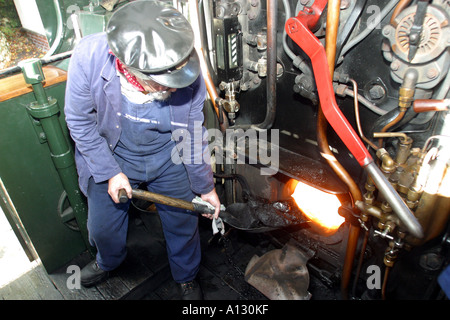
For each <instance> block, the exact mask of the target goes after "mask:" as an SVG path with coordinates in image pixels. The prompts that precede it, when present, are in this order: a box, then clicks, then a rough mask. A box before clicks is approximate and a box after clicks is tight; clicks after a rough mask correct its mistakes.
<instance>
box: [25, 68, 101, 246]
mask: <svg viewBox="0 0 450 320" xmlns="http://www.w3.org/2000/svg"><path fill="white" fill-rule="evenodd" d="M19 66H20V67H21V69H22V73H23V76H24V78H25V81H26V83H28V84H31V85H32V87H33V92H34V96H35V98H36V101H35V102H33V103H31V104H30V105H28V106H27V110H28V112H29V114H30V115H31V116H32V117H33V118H35V119H37V120H38V121H39V123H40V124H41V126H42V130H43V132H44V134H45V138H46V140H47V143H48V147H49V149H50V154H51V158H52V160H53V163H54V165H55V167H56V170H57V171H58V175H59V177H60V179H61V183H62V185H63V188H64V190H65V191H66V193H67V198H68V200H69V203H70V205H71V207H72V209H73V212H74V216H75V219H76V221H77V224H78V227H79V230H80V232H81V236H82V237H83V240H84V242H85V243H86V247H87V248H88V250H89V251H90V252H91V254H94V251H95V249H94V248H93V247H91V246H90V244H89V240H88V231H87V212H88V211H87V204H86V201H85V199H84V198H83V195H82V194H81V191H80V189H79V185H78V176H77V171H76V166H75V160H74V156H73V153H72V151H71V149H70V146H69V143H68V142H67V140H66V138H65V137H64V134H63V131H62V128H61V124H60V122H59V120H58V114H59V113H60V110H59V106H58V101H57V100H56V99H54V98H52V97H47V94H46V92H45V90H44V87H43V85H42V81H44V79H45V77H44V72H43V70H42V64H41V61H40V60H39V59H28V60H24V61H22V62H21V63H20V64H19Z"/></svg>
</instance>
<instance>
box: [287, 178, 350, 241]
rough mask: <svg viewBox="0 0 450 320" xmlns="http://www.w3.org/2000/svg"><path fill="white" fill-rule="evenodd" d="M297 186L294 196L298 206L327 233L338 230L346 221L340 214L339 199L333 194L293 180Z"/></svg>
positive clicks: (293, 185)
mask: <svg viewBox="0 0 450 320" xmlns="http://www.w3.org/2000/svg"><path fill="white" fill-rule="evenodd" d="M290 183H291V186H292V187H293V188H295V190H294V193H293V194H292V197H293V198H294V200H295V203H296V204H297V206H298V207H299V208H300V209H301V210H302V211H303V213H305V215H306V216H308V218H309V219H311V221H313V222H314V223H316V224H318V225H320V226H321V227H322V228H323V229H324V231H326V232H327V233H329V232H334V231H336V230H337V229H338V228H339V226H340V225H341V224H342V223H343V222H344V221H345V219H344V217H342V216H340V215H339V214H338V208H339V207H340V206H341V203H340V201H339V199H338V198H337V197H336V196H335V195H333V194H329V193H326V192H323V191H321V190H319V189H316V188H314V187H311V186H309V185H307V184H305V183H303V182H300V181H297V180H292V182H291V181H290Z"/></svg>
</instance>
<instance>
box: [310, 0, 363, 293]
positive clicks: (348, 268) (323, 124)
mask: <svg viewBox="0 0 450 320" xmlns="http://www.w3.org/2000/svg"><path fill="white" fill-rule="evenodd" d="M340 6H341V1H340V0H330V1H328V10H327V28H326V35H325V51H326V54H327V61H328V65H329V68H330V70H329V71H330V74H331V78H333V73H334V62H335V56H336V38H337V32H338V27H339V13H340ZM327 126H328V123H327V120H326V118H325V115H324V114H323V111H322V109H321V107H320V108H319V110H318V114H317V142H318V145H319V148H320V151H321V154H322V155H323V157H324V158H325V160H326V161H327V162H328V164H329V165H330V167H331V168H332V169H333V170H334V172H335V173H336V174H337V175H338V176H339V178H340V179H341V180H342V181H343V182H344V183H345V184H346V185H347V186H348V187H349V190H350V193H351V195H352V198H353V202H356V201H358V200H362V194H361V191H360V190H359V188H358V186H357V185H356V183H355V181H354V180H353V179H352V177H351V176H350V174H349V173H348V172H347V171H346V170H345V169H344V167H343V166H342V165H341V164H340V163H339V162H338V161H337V159H336V158H335V156H334V155H333V153H332V152H331V151H330V147H329V144H328V138H327V132H326V130H327ZM353 206H354V203H353ZM359 230H360V228H359V227H356V226H354V225H352V224H351V225H350V228H349V235H348V242H347V251H346V254H345V262H344V267H343V270H342V279H341V291H342V295H343V297H344V298H345V299H346V298H348V285H349V283H350V277H351V272H352V268H353V261H354V258H355V251H356V244H357V242H358V237H359Z"/></svg>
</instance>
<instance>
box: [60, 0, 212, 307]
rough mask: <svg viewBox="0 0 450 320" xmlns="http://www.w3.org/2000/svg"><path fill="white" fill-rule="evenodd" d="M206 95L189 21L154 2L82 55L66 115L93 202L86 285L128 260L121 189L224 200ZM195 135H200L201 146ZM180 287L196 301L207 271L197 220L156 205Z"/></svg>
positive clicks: (83, 184) (71, 73) (75, 61)
mask: <svg viewBox="0 0 450 320" xmlns="http://www.w3.org/2000/svg"><path fill="white" fill-rule="evenodd" d="M205 98H206V88H205V83H204V81H203V78H202V76H201V74H200V68H199V60H198V56H197V54H196V52H195V49H194V34H193V31H192V28H191V26H190V25H189V22H188V21H187V20H186V19H185V18H184V17H183V15H182V14H180V13H179V12H178V11H177V10H175V9H174V8H172V7H170V6H168V5H166V4H164V3H161V2H156V1H144V0H141V1H133V2H130V3H128V4H126V5H124V6H123V7H121V8H119V9H118V10H117V11H116V12H115V13H114V14H113V15H112V16H111V18H110V21H109V22H108V26H107V28H106V32H104V33H99V34H94V35H89V36H86V37H84V38H83V39H82V40H81V41H80V42H79V43H78V45H77V46H76V48H75V49H74V52H73V55H72V58H71V61H70V65H69V70H68V79H67V89H66V101H65V115H66V122H67V126H68V128H69V130H70V134H71V137H72V138H73V140H74V142H75V147H76V150H75V160H76V163H77V170H78V174H79V182H80V189H81V191H82V192H83V193H84V194H85V195H86V196H87V199H88V208H89V212H88V231H89V238H90V242H91V244H92V245H93V246H95V247H96V248H97V255H96V259H95V260H94V261H92V262H91V263H89V264H88V265H87V266H86V267H84V268H83V270H82V272H81V283H82V284H83V285H84V286H92V285H94V284H96V283H98V282H100V281H102V280H104V279H105V278H106V277H107V275H108V271H111V270H114V269H115V268H117V267H118V266H119V265H120V264H121V262H122V261H123V260H124V259H125V256H126V237H127V228H128V214H127V211H128V208H129V203H130V201H128V203H126V204H122V203H120V202H119V199H118V192H119V190H120V189H125V190H126V192H127V195H128V197H129V198H131V197H132V195H131V190H132V188H136V187H137V186H138V185H141V184H142V183H145V184H146V185H147V188H148V189H149V191H152V192H156V193H161V194H164V195H167V196H171V197H175V198H179V199H183V200H187V201H191V200H192V199H193V198H194V197H195V195H196V194H198V195H200V196H201V198H202V199H203V200H205V201H207V202H209V203H210V204H212V205H213V206H214V207H215V208H216V211H215V214H214V215H205V216H207V217H208V218H213V217H214V218H217V217H218V214H219V208H220V201H219V198H218V196H217V193H216V191H215V188H214V182H213V175H212V170H211V166H210V162H209V149H208V141H207V140H206V139H207V135H206V132H205V131H206V129H205V128H204V127H203V126H202V123H203V112H202V110H203V103H204V100H205ZM195 135H200V139H198V138H197V139H196V138H195ZM157 209H158V212H159V215H160V218H161V222H162V227H163V231H164V236H165V239H166V243H167V252H168V256H169V263H170V267H171V271H172V275H173V278H174V280H175V281H176V282H177V283H179V285H180V289H181V294H182V298H184V299H198V298H201V297H202V294H201V289H200V288H199V286H198V283H197V282H196V281H195V277H196V275H197V272H198V270H199V265H200V258H201V257H200V255H201V250H200V239H199V233H198V215H197V214H196V213H193V212H190V211H187V210H182V209H177V208H173V207H169V206H164V205H159V204H158V205H157Z"/></svg>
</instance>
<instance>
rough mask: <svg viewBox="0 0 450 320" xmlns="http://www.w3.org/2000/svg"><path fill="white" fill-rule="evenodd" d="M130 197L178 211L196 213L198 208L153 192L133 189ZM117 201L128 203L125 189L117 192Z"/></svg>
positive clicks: (190, 203)
mask: <svg viewBox="0 0 450 320" xmlns="http://www.w3.org/2000/svg"><path fill="white" fill-rule="evenodd" d="M132 195H133V198H135V199H141V200H145V201H150V202H154V203H159V204H165V205H168V206H171V207H176V208H180V209H186V210H191V211H198V208H197V207H196V206H194V204H193V203H192V202H189V201H185V200H181V199H177V198H172V197H169V196H164V195H162V194H158V193H154V192H150V191H145V190H140V189H133V190H132ZM119 201H120V202H121V203H126V202H127V201H128V197H127V193H126V191H125V189H120V190H119Z"/></svg>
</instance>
